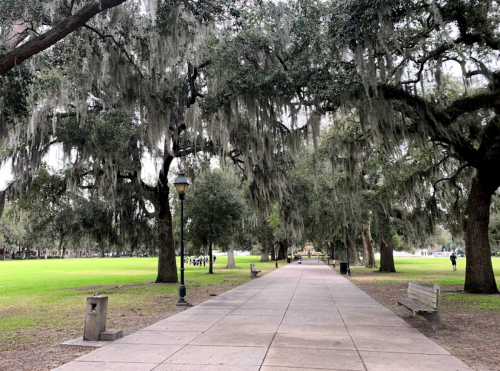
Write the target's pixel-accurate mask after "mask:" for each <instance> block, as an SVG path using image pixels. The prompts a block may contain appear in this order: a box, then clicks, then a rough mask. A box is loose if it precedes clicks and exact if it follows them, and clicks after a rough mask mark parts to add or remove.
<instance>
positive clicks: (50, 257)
mask: <svg viewBox="0 0 500 371" xmlns="http://www.w3.org/2000/svg"><path fill="white" fill-rule="evenodd" d="M47 259H61V257H60V256H59V255H49V256H47Z"/></svg>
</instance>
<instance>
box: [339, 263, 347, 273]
mask: <svg viewBox="0 0 500 371" xmlns="http://www.w3.org/2000/svg"><path fill="white" fill-rule="evenodd" d="M339 264H340V274H347V262H340V263H339Z"/></svg>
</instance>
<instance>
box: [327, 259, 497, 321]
mask: <svg viewBox="0 0 500 371" xmlns="http://www.w3.org/2000/svg"><path fill="white" fill-rule="evenodd" d="M491 260H492V264H493V271H494V273H495V278H496V282H497V285H498V287H499V288H500V258H496V257H493V258H492V259H491ZM394 262H395V266H396V273H381V272H378V271H377V269H376V268H365V267H363V266H351V267H350V268H351V274H352V277H351V281H352V282H353V283H354V284H357V283H358V282H360V283H362V282H372V283H380V284H398V283H406V284H407V283H408V282H411V281H414V280H418V281H419V283H420V284H424V285H434V284H438V285H439V286H440V287H441V289H442V300H443V301H446V300H454V301H460V302H462V304H463V306H464V307H468V308H474V309H485V310H498V311H500V295H498V294H495V295H478V294H468V293H464V292H463V285H464V283H465V258H459V259H457V270H456V271H453V270H452V266H451V262H450V259H449V258H446V257H436V258H434V257H426V258H413V257H412V258H394ZM379 263H380V262H379V261H378V260H377V264H378V265H379ZM336 270H337V271H339V268H338V267H337V268H336Z"/></svg>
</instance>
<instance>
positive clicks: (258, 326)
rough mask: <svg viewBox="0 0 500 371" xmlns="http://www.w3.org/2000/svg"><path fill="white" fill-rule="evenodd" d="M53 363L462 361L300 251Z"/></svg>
mask: <svg viewBox="0 0 500 371" xmlns="http://www.w3.org/2000/svg"><path fill="white" fill-rule="evenodd" d="M257 266H258V264H257ZM395 299H396V298H395ZM56 370H57V371H90V370H99V371H108V370H109V371H111V370H113V371H115V370H116V371H151V370H154V371H199V370H206V371H259V370H260V371H313V370H314V371H321V370H352V371H357V370H369V371H382V370H384V371H385V370H390V371H399V370H402V371H429V370H432V371H439V370H443V371H444V370H446V371H462V370H463V371H465V370H471V368H469V367H468V366H467V365H465V364H464V363H463V362H462V361H460V360H459V359H457V358H455V357H453V356H452V355H450V353H448V352H447V351H446V350H444V349H443V348H441V347H440V346H438V345H437V344H436V343H434V342H433V341H431V340H429V339H427V338H426V337H425V336H424V335H422V334H421V333H420V332H418V331H417V330H415V329H414V328H413V327H411V326H409V325H408V324H407V323H406V322H405V321H403V320H402V319H400V318H399V317H398V316H396V315H395V314H393V313H392V312H391V311H389V310H388V309H386V308H384V307H383V306H382V305H380V304H379V303H377V302H376V301H375V300H373V299H372V298H371V297H370V296H368V295H367V294H365V293H364V292H363V291H361V290H360V289H358V288H357V287H355V286H354V285H353V284H351V283H350V282H349V281H348V280H346V279H345V278H343V277H341V276H339V275H338V274H337V273H335V272H334V271H333V270H332V269H330V268H329V267H327V266H326V265H324V264H322V263H317V262H316V260H314V259H304V260H303V264H301V265H298V264H297V263H293V264H289V265H287V266H285V267H283V268H281V269H278V270H276V271H274V272H272V273H269V274H267V275H265V276H263V277H259V278H257V279H255V280H253V281H251V282H248V283H246V284H244V285H242V286H239V287H237V288H235V289H233V290H231V291H228V292H226V293H225V294H223V295H220V296H218V297H215V298H213V299H211V300H208V301H206V302H204V303H202V304H200V305H197V306H195V307H193V308H190V309H187V310H185V311H183V312H181V313H179V314H176V315H174V316H172V317H170V318H167V319H165V320H163V321H160V322H158V323H156V324H154V325H153V326H150V327H147V328H145V329H143V330H141V331H138V332H135V333H133V334H131V335H129V336H126V337H124V338H123V339H121V340H118V341H115V342H114V343H112V344H110V345H107V346H105V347H103V348H100V349H98V350H95V351H93V352H91V353H88V354H86V355H84V356H83V357H80V358H78V359H77V360H75V361H73V362H70V363H67V364H66V365H64V366H61V367H59V368H57V369H56Z"/></svg>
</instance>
